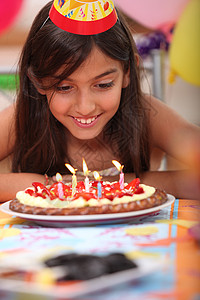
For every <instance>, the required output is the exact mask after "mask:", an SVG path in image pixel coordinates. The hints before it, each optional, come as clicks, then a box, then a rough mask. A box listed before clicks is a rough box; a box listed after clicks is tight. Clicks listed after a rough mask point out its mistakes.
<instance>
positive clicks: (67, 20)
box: [49, 0, 117, 35]
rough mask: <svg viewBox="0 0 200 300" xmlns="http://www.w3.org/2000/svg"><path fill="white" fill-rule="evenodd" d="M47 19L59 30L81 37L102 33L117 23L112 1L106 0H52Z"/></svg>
mask: <svg viewBox="0 0 200 300" xmlns="http://www.w3.org/2000/svg"><path fill="white" fill-rule="evenodd" d="M49 17H50V19H51V21H52V22H53V23H54V24H55V25H56V26H58V27H60V28H61V29H63V30H65V31H68V32H71V33H75V34H82V35H91V34H98V33H101V32H104V31H106V30H108V29H110V28H111V27H113V26H114V25H115V23H116V22H117V14H116V11H115V8H114V4H113V1H106V0H99V1H97V0H54V2H53V4H52V7H51V9H50V12H49Z"/></svg>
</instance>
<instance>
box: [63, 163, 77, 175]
mask: <svg viewBox="0 0 200 300" xmlns="http://www.w3.org/2000/svg"><path fill="white" fill-rule="evenodd" d="M65 167H67V169H68V170H69V171H70V172H71V173H72V174H74V175H75V174H76V171H77V169H74V168H73V167H72V166H71V165H70V164H65Z"/></svg>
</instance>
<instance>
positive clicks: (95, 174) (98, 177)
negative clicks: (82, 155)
mask: <svg viewBox="0 0 200 300" xmlns="http://www.w3.org/2000/svg"><path fill="white" fill-rule="evenodd" d="M93 175H94V178H95V179H96V180H98V181H100V180H101V176H100V175H99V173H98V172H97V171H94V172H93Z"/></svg>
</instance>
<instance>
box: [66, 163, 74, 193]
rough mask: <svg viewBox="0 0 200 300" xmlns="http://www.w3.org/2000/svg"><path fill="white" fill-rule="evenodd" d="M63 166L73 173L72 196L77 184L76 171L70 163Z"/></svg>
mask: <svg viewBox="0 0 200 300" xmlns="http://www.w3.org/2000/svg"><path fill="white" fill-rule="evenodd" d="M65 167H67V168H68V169H69V171H70V172H71V173H72V174H73V175H72V196H74V195H75V194H76V186H77V179H76V171H77V169H74V168H73V167H72V166H71V165H70V164H65Z"/></svg>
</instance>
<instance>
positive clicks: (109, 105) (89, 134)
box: [42, 47, 129, 140]
mask: <svg viewBox="0 0 200 300" xmlns="http://www.w3.org/2000/svg"><path fill="white" fill-rule="evenodd" d="M128 84H129V74H128V73H127V74H124V72H123V67H122V64H121V63H120V62H118V61H116V60H113V59H111V58H110V57H108V56H106V55H105V54H103V53H102V52H101V51H100V50H98V48H96V47H94V49H93V50H92V52H91V54H90V56H89V57H88V58H87V59H86V61H85V62H84V63H83V64H82V65H80V67H79V68H78V69H77V70H76V71H75V72H74V73H72V74H71V75H70V76H69V77H68V78H66V79H65V80H64V81H63V82H62V83H61V84H60V85H59V86H58V87H57V90H56V91H55V92H52V91H45V92H44V91H43V92H42V93H43V94H44V93H45V94H46V96H47V99H48V102H49V107H50V110H51V112H52V114H53V115H54V117H55V118H56V119H57V120H58V121H59V122H61V123H62V124H63V125H64V126H65V127H66V128H67V129H68V130H69V132H70V133H71V134H72V135H73V136H74V137H76V138H77V139H81V140H85V139H93V138H95V137H97V136H98V135H99V134H100V133H101V132H102V130H103V128H104V126H105V125H106V124H107V123H108V121H109V120H110V119H111V118H112V117H113V116H114V114H115V113H116V112H117V110H118V107H119V104H120V97H121V89H122V88H124V87H127V85H128Z"/></svg>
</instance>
